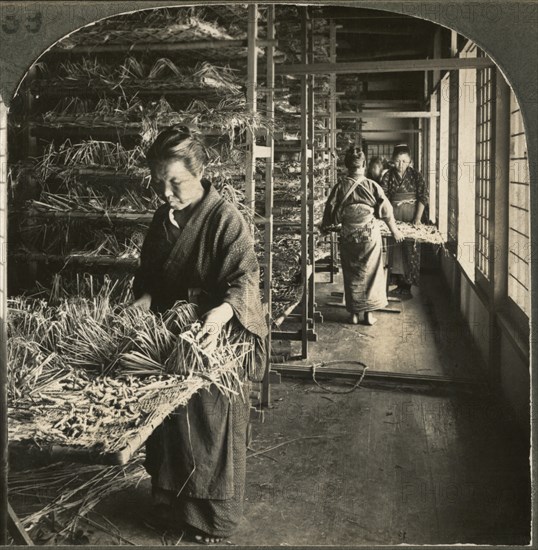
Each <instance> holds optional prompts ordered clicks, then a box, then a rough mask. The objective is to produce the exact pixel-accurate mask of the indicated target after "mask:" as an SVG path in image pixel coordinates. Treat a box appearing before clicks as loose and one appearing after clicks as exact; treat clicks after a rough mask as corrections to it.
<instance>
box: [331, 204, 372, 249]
mask: <svg viewBox="0 0 538 550" xmlns="http://www.w3.org/2000/svg"><path fill="white" fill-rule="evenodd" d="M377 227H378V224H377V223H376V221H375V217H374V209H373V207H372V206H368V205H366V204H360V203H355V204H350V205H348V206H346V207H344V209H343V211H342V229H341V231H340V238H341V239H342V240H344V241H347V242H355V243H358V242H366V241H370V240H371V239H372V232H373V231H374V230H375V228H377Z"/></svg>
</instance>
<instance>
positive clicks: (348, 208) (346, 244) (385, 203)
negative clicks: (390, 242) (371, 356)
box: [321, 145, 403, 325]
mask: <svg viewBox="0 0 538 550" xmlns="http://www.w3.org/2000/svg"><path fill="white" fill-rule="evenodd" d="M344 164H345V166H346V168H347V176H345V177H342V178H341V179H340V180H339V181H338V183H337V184H336V185H335V186H334V188H333V190H332V191H331V194H330V195H329V198H328V199H327V205H326V207H325V211H324V213H323V221H322V223H321V229H322V231H327V230H329V229H330V228H331V227H332V226H334V225H335V224H341V226H342V228H341V230H340V259H341V263H342V273H343V275H344V294H345V300H346V309H347V310H348V312H349V313H350V322H351V323H352V324H355V325H356V324H357V323H358V322H359V321H362V322H364V324H366V325H373V324H374V323H375V322H376V319H375V317H374V316H373V312H374V311H375V310H376V309H381V308H383V307H385V306H386V305H387V303H388V301H387V289H386V285H385V272H384V269H383V261H382V241H381V229H380V226H379V223H378V222H377V220H376V215H377V216H378V217H379V218H381V219H382V220H383V221H384V222H385V223H386V224H387V226H388V228H389V230H390V231H391V233H392V235H393V237H394V239H395V240H396V242H400V241H401V240H402V239H403V237H402V235H401V233H400V232H399V231H398V229H397V228H396V223H395V220H394V216H393V214H392V206H391V204H390V201H389V200H388V199H387V197H386V196H385V193H383V190H382V189H381V187H380V186H379V185H378V184H377V183H376V182H375V181H373V180H370V179H368V178H367V177H366V176H365V171H366V158H365V156H364V153H363V152H362V150H361V149H360V148H359V147H355V146H353V145H352V146H351V147H350V148H349V149H348V150H347V151H346V156H345V159H344Z"/></svg>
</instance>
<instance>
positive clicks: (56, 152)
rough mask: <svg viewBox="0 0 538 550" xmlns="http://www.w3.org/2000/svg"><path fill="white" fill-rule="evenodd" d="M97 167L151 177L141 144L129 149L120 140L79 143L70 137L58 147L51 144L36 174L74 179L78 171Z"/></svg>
mask: <svg viewBox="0 0 538 550" xmlns="http://www.w3.org/2000/svg"><path fill="white" fill-rule="evenodd" d="M95 168H106V169H109V170H110V169H114V170H116V171H121V172H123V173H128V174H133V175H138V176H146V177H148V178H149V171H148V169H147V168H146V167H145V165H144V152H143V150H142V149H141V148H140V147H139V146H137V147H135V148H134V149H125V148H124V147H123V146H122V145H121V144H119V143H114V142H111V141H96V140H87V141H82V142H80V143H75V144H73V143H72V142H71V141H70V140H66V141H65V142H63V143H62V144H61V145H60V146H58V147H56V146H55V145H54V143H51V144H50V145H49V146H48V148H47V149H46V151H45V153H44V155H43V156H42V157H40V158H39V159H37V163H36V167H35V174H36V176H38V177H40V179H41V180H42V181H45V180H46V179H47V178H48V177H50V176H52V175H54V176H57V177H61V178H62V179H63V180H65V181H72V180H73V179H74V177H75V175H76V173H77V171H79V170H82V169H95Z"/></svg>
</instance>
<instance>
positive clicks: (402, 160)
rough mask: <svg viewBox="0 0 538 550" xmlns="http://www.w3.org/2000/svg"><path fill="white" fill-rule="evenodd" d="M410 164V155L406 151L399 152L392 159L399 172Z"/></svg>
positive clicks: (401, 172) (402, 171)
mask: <svg viewBox="0 0 538 550" xmlns="http://www.w3.org/2000/svg"><path fill="white" fill-rule="evenodd" d="M410 164H411V157H410V156H409V155H408V154H407V153H400V154H399V155H398V156H397V157H396V158H395V159H394V166H396V170H398V173H399V174H403V173H404V172H405V171H406V170H407V167H408V166H409V165H410Z"/></svg>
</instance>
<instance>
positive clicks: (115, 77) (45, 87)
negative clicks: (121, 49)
mask: <svg viewBox="0 0 538 550" xmlns="http://www.w3.org/2000/svg"><path fill="white" fill-rule="evenodd" d="M37 68H38V69H39V71H40V77H39V78H36V79H35V80H33V81H32V82H31V85H30V89H31V91H32V93H34V94H36V95H40V94H41V95H43V94H53V95H55V94H56V92H57V91H58V90H59V89H61V90H60V91H61V92H62V95H66V94H68V93H73V94H74V92H84V91H85V92H86V93H88V92H91V93H98V92H103V91H106V92H107V94H110V93H113V92H114V91H117V92H119V93H120V94H121V95H125V92H126V91H128V92H130V93H133V92H136V91H138V92H142V93H153V94H155V93H158V92H162V91H166V90H189V91H190V92H191V93H192V94H193V95H195V92H197V91H199V90H202V91H203V90H206V91H211V92H213V93H214V94H232V95H234V94H241V93H242V85H241V80H240V78H239V77H238V75H237V74H236V72H235V71H234V70H233V69H231V68H230V67H228V66H215V65H212V64H211V63H208V62H207V61H204V62H200V63H197V64H196V65H195V66H194V67H184V66H178V65H176V64H175V63H174V62H173V61H172V60H170V59H169V58H167V57H161V58H159V59H157V60H156V61H155V62H153V63H152V64H145V63H143V62H141V61H140V60H138V59H137V58H136V57H133V56H130V57H127V58H126V59H125V60H124V61H123V63H120V64H119V65H118V64H114V65H106V64H104V63H102V62H100V61H99V60H98V59H96V58H93V59H91V58H88V57H83V58H81V59H80V60H79V61H65V62H63V63H60V64H59V66H58V67H57V69H55V70H54V71H53V72H51V70H50V68H49V67H48V66H47V65H46V64H44V63H42V64H40V65H38V66H37ZM75 95H76V94H75Z"/></svg>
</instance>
